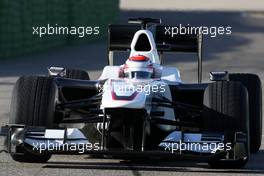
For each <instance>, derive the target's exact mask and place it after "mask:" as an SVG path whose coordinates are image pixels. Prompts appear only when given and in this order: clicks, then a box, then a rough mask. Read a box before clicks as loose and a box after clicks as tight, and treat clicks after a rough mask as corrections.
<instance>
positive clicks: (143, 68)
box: [123, 55, 154, 79]
mask: <svg viewBox="0 0 264 176" xmlns="http://www.w3.org/2000/svg"><path fill="white" fill-rule="evenodd" d="M123 71H124V77H125V78H135V79H148V78H152V77H153V74H154V68H153V63H152V61H151V60H150V59H149V58H148V57H146V56H144V55H135V56H132V57H130V58H128V59H127V61H126V63H125V64H124V67H123Z"/></svg>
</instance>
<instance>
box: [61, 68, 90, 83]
mask: <svg viewBox="0 0 264 176" xmlns="http://www.w3.org/2000/svg"><path fill="white" fill-rule="evenodd" d="M65 77H66V78H70V79H81V80H90V77H89V74H88V73H87V72H86V71H84V70H78V69H66V75H65Z"/></svg>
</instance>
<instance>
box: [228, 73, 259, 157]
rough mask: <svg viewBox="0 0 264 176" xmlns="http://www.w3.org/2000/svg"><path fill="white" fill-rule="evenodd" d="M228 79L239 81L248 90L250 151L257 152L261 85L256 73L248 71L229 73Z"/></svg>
mask: <svg viewBox="0 0 264 176" xmlns="http://www.w3.org/2000/svg"><path fill="white" fill-rule="evenodd" d="M229 79H230V81H239V82H241V83H242V84H243V85H244V86H245V87H246V88H247V91H248V98H249V128H250V132H249V135H250V152H251V153H256V152H258V150H259V148H260V145H261V138H262V86H261V80H260V78H259V77H258V76H257V75H254V74H248V73H246V74H245V73H243V74H239V73H234V74H229Z"/></svg>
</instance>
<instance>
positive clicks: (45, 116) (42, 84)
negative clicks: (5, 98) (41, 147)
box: [9, 76, 57, 163]
mask: <svg viewBox="0 0 264 176" xmlns="http://www.w3.org/2000/svg"><path fill="white" fill-rule="evenodd" d="M56 92H57V91H56V86H55V84H54V83H53V79H52V78H51V77H38V76H23V77H20V78H19V79H18V81H17V82H16V84H15V87H14V89H13V95H12V100H11V112H10V119H9V123H11V124H23V125H26V126H42V127H46V128H52V127H53V119H54V112H55V101H56ZM17 147H18V150H19V151H20V152H22V153H24V155H18V154H11V157H12V158H13V159H14V160H15V161H18V162H35V163H43V162H47V161H48V160H49V159H50V157H51V154H47V153H45V154H40V153H34V152H32V151H30V150H27V149H25V148H22V147H21V146H17Z"/></svg>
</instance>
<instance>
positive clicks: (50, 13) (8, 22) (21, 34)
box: [0, 0, 119, 59]
mask: <svg viewBox="0 0 264 176" xmlns="http://www.w3.org/2000/svg"><path fill="white" fill-rule="evenodd" d="M118 14H119V0H97V1H95V0H0V59H3V58H10V57H14V56H20V55H24V54H29V53H34V52H38V51H42V50H46V49H48V48H54V47H58V46H62V45H76V44H83V43H87V42H91V41H94V40H99V39H101V38H104V37H105V36H106V35H107V32H106V31H107V26H108V24H109V23H112V22H114V21H115V20H116V19H117V17H118ZM47 24H50V25H51V26H55V25H56V24H57V26H68V27H71V26H75V27H79V26H84V27H86V26H99V27H100V35H85V37H83V38H80V37H78V35H45V36H43V37H41V38H40V37H39V36H38V35H33V34H32V33H33V29H32V27H36V26H47Z"/></svg>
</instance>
